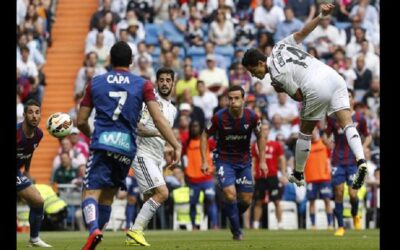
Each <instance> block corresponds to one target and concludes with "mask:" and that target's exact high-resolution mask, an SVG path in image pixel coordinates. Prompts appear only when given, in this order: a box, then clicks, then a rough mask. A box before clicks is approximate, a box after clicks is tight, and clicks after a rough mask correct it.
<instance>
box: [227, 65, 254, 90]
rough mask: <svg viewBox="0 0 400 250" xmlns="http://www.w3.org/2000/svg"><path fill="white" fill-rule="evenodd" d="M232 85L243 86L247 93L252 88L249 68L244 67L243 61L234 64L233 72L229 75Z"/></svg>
mask: <svg viewBox="0 0 400 250" xmlns="http://www.w3.org/2000/svg"><path fill="white" fill-rule="evenodd" d="M229 83H230V85H239V86H241V87H242V88H243V89H244V91H245V93H248V92H249V91H250V88H251V77H250V75H249V73H248V72H247V70H245V69H244V67H243V65H242V64H241V63H236V64H235V65H234V69H233V73H231V74H230V75H229Z"/></svg>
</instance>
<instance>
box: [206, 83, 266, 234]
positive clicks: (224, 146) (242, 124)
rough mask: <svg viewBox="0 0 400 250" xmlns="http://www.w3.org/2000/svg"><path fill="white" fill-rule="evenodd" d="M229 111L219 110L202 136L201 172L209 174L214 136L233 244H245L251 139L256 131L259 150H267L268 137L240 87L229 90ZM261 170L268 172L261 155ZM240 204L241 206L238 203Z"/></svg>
mask: <svg viewBox="0 0 400 250" xmlns="http://www.w3.org/2000/svg"><path fill="white" fill-rule="evenodd" d="M228 100H229V104H228V108H224V109H221V110H219V111H218V112H217V113H216V114H215V115H214V116H213V117H212V118H211V122H210V124H209V125H208V127H207V129H205V130H204V131H203V133H202V135H201V141H200V149H201V160H202V166H201V168H202V171H203V173H205V174H209V172H208V171H209V165H208V162H207V144H208V141H207V140H208V139H207V138H208V136H214V138H215V139H216V141H217V147H216V149H215V150H214V163H215V164H214V165H215V167H216V170H217V178H218V182H219V186H220V188H222V192H223V196H224V198H225V201H224V209H225V211H226V214H227V215H228V218H229V222H230V229H231V232H232V234H233V239H234V240H242V239H243V233H242V230H241V228H240V223H239V216H240V215H242V214H243V213H244V212H245V211H246V210H247V208H248V207H249V206H250V204H251V202H252V199H253V191H254V184H253V176H252V173H251V155H250V139H251V133H252V131H254V133H255V135H256V137H257V145H258V148H265V136H264V132H263V130H262V129H261V126H262V124H261V120H260V118H259V117H258V116H257V115H256V114H255V113H254V111H252V110H250V109H247V108H244V106H243V105H244V90H243V88H242V87H240V86H236V85H235V86H231V87H230V88H229V89H228ZM260 169H261V171H263V172H264V173H266V171H267V166H266V163H265V154H261V155H260ZM238 200H239V202H238Z"/></svg>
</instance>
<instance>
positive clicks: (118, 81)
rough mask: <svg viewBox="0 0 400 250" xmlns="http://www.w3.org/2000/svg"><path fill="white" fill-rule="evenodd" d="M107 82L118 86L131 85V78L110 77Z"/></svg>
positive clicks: (121, 76)
mask: <svg viewBox="0 0 400 250" xmlns="http://www.w3.org/2000/svg"><path fill="white" fill-rule="evenodd" d="M107 82H108V83H116V84H130V81H129V77H128V76H123V75H108V76H107Z"/></svg>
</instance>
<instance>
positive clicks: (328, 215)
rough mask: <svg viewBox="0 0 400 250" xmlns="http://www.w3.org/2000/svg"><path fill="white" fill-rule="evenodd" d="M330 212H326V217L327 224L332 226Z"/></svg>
mask: <svg viewBox="0 0 400 250" xmlns="http://www.w3.org/2000/svg"><path fill="white" fill-rule="evenodd" d="M332 217H333V215H332V213H327V214H326V219H327V220H328V226H332Z"/></svg>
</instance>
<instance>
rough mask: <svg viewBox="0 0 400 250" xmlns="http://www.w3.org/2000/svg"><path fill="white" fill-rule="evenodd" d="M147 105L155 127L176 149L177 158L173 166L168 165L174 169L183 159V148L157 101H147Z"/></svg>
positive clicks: (172, 163)
mask: <svg viewBox="0 0 400 250" xmlns="http://www.w3.org/2000/svg"><path fill="white" fill-rule="evenodd" d="M146 105H147V108H148V110H149V112H150V115H151V118H153V122H154V125H155V126H156V127H157V129H158V131H160V133H161V135H162V136H163V137H164V138H165V140H166V141H167V142H168V143H169V144H170V145H171V146H172V147H173V148H174V151H175V155H174V156H175V158H174V160H173V161H172V162H171V164H170V165H168V167H172V166H174V165H175V164H176V163H178V162H179V160H180V158H181V150H182V146H181V144H180V143H179V142H178V140H177V139H176V138H175V135H174V132H173V131H172V129H171V127H170V125H169V122H168V121H167V119H166V118H165V117H164V115H163V114H162V113H161V110H160V105H159V104H158V103H157V102H156V101H155V100H151V101H147V102H146Z"/></svg>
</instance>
